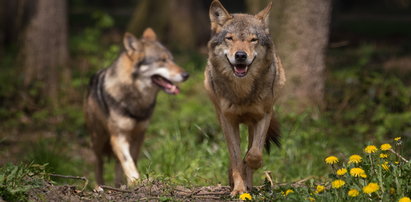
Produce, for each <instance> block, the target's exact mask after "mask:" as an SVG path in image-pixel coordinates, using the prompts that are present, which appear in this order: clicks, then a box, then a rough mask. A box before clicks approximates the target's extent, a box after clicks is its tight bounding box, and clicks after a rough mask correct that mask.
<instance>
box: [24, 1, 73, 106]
mask: <svg viewBox="0 0 411 202" xmlns="http://www.w3.org/2000/svg"><path fill="white" fill-rule="evenodd" d="M33 2H35V3H33V4H32V6H34V7H33V8H32V9H33V13H32V16H31V17H30V18H29V20H30V21H29V22H28V24H27V28H26V30H25V32H24V35H23V39H22V40H23V41H22V43H23V44H22V48H21V52H20V53H21V57H22V68H23V85H24V89H23V90H26V91H30V90H33V88H35V89H36V90H39V95H40V98H41V99H44V98H45V99H48V101H50V103H51V104H52V105H53V106H57V105H58V100H59V99H58V93H59V90H60V86H61V83H62V82H68V80H69V78H70V71H69V69H68V58H69V53H68V47H67V4H66V3H67V2H66V0H35V1H33ZM36 102H38V100H36Z"/></svg>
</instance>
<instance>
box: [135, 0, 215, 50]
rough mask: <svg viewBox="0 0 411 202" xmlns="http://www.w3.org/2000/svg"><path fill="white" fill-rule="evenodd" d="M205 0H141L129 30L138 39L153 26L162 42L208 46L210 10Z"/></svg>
mask: <svg viewBox="0 0 411 202" xmlns="http://www.w3.org/2000/svg"><path fill="white" fill-rule="evenodd" d="M203 1H204V0H203ZM203 1H199V0H197V1H192V0H168V1H163V0H142V1H140V3H138V4H137V6H136V8H135V11H134V13H133V17H132V19H131V21H130V23H129V26H128V30H129V31H130V32H132V33H134V34H137V36H138V35H139V34H141V33H142V32H143V30H145V29H146V28H147V27H152V28H153V29H154V31H155V32H156V33H157V34H158V35H159V38H160V40H161V41H162V42H164V43H166V44H168V45H171V46H175V47H178V48H183V49H193V48H195V47H196V46H198V45H199V44H205V43H206V41H207V40H208V37H209V26H208V21H207V19H208V15H207V13H208V11H207V9H208V7H207V8H205V7H204V6H203V5H204V4H203V3H204V2H203ZM206 25H207V26H206Z"/></svg>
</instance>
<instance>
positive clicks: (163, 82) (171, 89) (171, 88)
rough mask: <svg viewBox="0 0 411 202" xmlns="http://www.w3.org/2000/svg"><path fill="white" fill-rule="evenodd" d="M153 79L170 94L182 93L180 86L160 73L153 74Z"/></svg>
mask: <svg viewBox="0 0 411 202" xmlns="http://www.w3.org/2000/svg"><path fill="white" fill-rule="evenodd" d="M151 80H152V81H153V83H155V84H156V85H157V86H159V87H160V88H161V89H163V90H164V92H166V93H168V94H172V95H176V94H178V93H180V89H179V88H178V86H176V85H174V84H173V83H172V82H171V81H169V80H168V79H166V78H164V77H162V76H160V75H154V76H152V77H151Z"/></svg>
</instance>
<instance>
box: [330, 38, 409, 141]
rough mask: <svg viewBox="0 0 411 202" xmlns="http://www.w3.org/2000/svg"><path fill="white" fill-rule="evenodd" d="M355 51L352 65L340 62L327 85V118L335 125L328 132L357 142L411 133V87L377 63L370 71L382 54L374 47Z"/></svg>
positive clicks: (360, 48) (366, 46)
mask: <svg viewBox="0 0 411 202" xmlns="http://www.w3.org/2000/svg"><path fill="white" fill-rule="evenodd" d="M353 53H355V54H357V55H358V56H356V57H358V59H357V60H353V61H355V62H352V63H351V64H350V63H347V62H346V61H341V62H340V63H338V62H337V65H338V64H339V65H342V68H341V67H340V68H339V69H338V70H335V71H334V72H333V73H332V74H330V75H329V79H328V81H327V84H326V86H327V94H326V95H327V96H326V101H327V114H326V117H327V119H328V120H330V123H329V124H331V125H332V126H333V127H330V131H329V132H330V133H334V134H336V135H338V136H341V137H342V136H344V137H349V138H350V139H351V138H352V139H354V140H355V141H357V142H358V141H359V142H364V141H366V140H377V141H379V142H382V141H384V139H387V138H393V137H396V136H404V135H405V134H407V133H409V132H410V131H411V123H410V122H409V121H408V120H410V118H411V101H410V99H409V98H410V96H411V91H410V89H409V87H408V86H406V85H405V83H404V82H403V81H401V80H400V79H399V78H398V77H397V76H395V75H393V74H390V73H389V72H384V71H381V68H378V66H377V67H375V68H374V69H371V70H370V68H369V66H370V65H371V66H373V65H374V64H372V62H371V61H373V60H376V59H375V57H377V56H378V54H379V53H378V51H376V50H375V47H374V46H370V45H364V46H361V47H359V48H358V49H357V50H356V51H353ZM337 54H340V53H337ZM348 54H351V53H348ZM370 63H371V64H370ZM358 134H361V135H358Z"/></svg>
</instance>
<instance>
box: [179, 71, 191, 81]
mask: <svg viewBox="0 0 411 202" xmlns="http://www.w3.org/2000/svg"><path fill="white" fill-rule="evenodd" d="M181 76H182V77H183V81H185V80H187V79H188V77H190V74H188V73H187V72H183V73H182V74H181Z"/></svg>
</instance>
